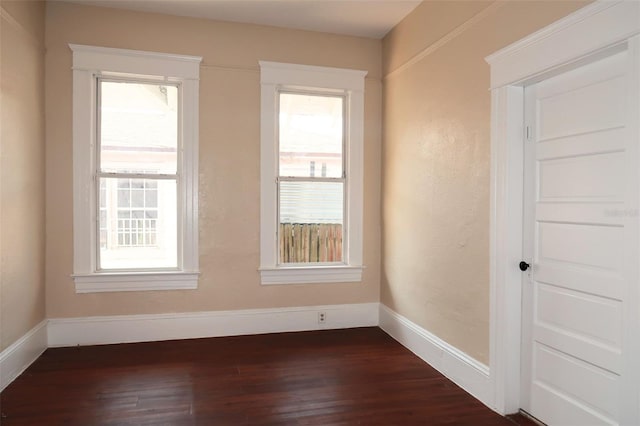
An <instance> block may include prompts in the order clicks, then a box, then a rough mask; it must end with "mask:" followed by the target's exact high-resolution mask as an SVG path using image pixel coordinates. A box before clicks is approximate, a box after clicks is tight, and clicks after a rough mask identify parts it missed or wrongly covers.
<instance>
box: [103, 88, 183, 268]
mask: <svg viewBox="0 0 640 426" xmlns="http://www.w3.org/2000/svg"><path fill="white" fill-rule="evenodd" d="M178 89H179V88H178V86H177V85H168V84H157V83H154V82H145V81H136V80H112V79H98V120H97V122H98V129H97V130H98V132H97V135H98V138H97V140H98V144H99V148H98V150H97V155H98V162H97V164H98V167H97V171H96V175H97V176H96V177H97V179H96V181H97V182H96V184H97V185H98V189H99V191H98V194H99V197H98V200H97V202H98V211H99V217H98V221H97V222H98V224H97V227H98V235H99V255H98V269H101V270H119V269H121V270H132V269H164V268H176V267H178V235H177V229H178V217H177V213H178V208H177V204H176V197H177V194H176V191H177V187H178V130H179V129H178V114H179V111H178V104H179V102H178V96H179V90H178Z"/></svg>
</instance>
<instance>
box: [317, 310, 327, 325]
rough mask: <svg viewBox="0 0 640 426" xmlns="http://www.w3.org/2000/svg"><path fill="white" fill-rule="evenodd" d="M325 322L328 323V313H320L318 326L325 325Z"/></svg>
mask: <svg viewBox="0 0 640 426" xmlns="http://www.w3.org/2000/svg"><path fill="white" fill-rule="evenodd" d="M325 322H327V313H326V312H318V324H324V323H325Z"/></svg>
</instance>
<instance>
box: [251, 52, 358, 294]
mask: <svg viewBox="0 0 640 426" xmlns="http://www.w3.org/2000/svg"><path fill="white" fill-rule="evenodd" d="M259 63H260V85H261V105H260V115H261V117H260V118H261V120H260V195H261V201H260V268H259V271H260V277H261V283H262V284H263V285H269V284H307V283H335V282H359V281H361V280H362V270H363V264H362V226H363V225H362V214H363V211H362V209H363V207H362V206H363V161H364V158H363V157H364V78H365V76H366V75H367V71H360V70H352V69H343V68H329V67H318V66H309V65H297V64H286V63H279V62H266V61H260V62H259ZM282 90H288V91H293V92H296V91H300V92H301V93H304V91H312V92H314V93H323V92H324V93H327V94H328V95H336V94H340V95H343V96H344V97H345V116H346V119H345V124H346V131H345V144H344V146H345V152H344V155H345V161H344V163H345V166H344V167H345V173H346V178H347V179H346V184H345V185H346V187H345V209H346V211H345V226H344V231H343V232H344V242H343V246H344V247H345V250H344V251H343V257H344V259H343V262H342V263H340V264H330V265H317V264H312V263H310V264H308V265H300V264H295V265H291V266H289V265H282V264H280V265H279V264H278V251H277V244H278V235H277V227H278V205H277V203H278V201H277V200H278V196H277V181H276V179H277V177H278V154H279V152H278V143H277V131H278V114H279V111H278V96H279V94H280V91H282Z"/></svg>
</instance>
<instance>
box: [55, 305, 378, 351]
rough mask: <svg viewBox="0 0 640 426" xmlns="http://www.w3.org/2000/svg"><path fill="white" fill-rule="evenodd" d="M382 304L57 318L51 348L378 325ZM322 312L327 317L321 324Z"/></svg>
mask: <svg viewBox="0 0 640 426" xmlns="http://www.w3.org/2000/svg"><path fill="white" fill-rule="evenodd" d="M378 307H379V304H378V303H359V304H351V305H329V306H303V307H295V308H273V309H247V310H238V311H212V312H191V313H176V314H159V315H122V316H107V317H83V318H57V319H56V318H53V319H50V320H49V347H60V346H76V345H99V344H111V343H132V342H149V341H157V340H174V339H192V338H201V337H220V336H238V335H246V334H264V333H283V332H288V331H308V330H323V329H338V328H353V327H374V326H377V325H378V312H379V309H378ZM318 312H325V314H326V320H325V322H324V323H323V324H319V323H318Z"/></svg>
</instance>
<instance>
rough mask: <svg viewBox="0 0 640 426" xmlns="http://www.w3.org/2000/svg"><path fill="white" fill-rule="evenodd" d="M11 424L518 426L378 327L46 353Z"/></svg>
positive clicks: (9, 415)
mask: <svg viewBox="0 0 640 426" xmlns="http://www.w3.org/2000/svg"><path fill="white" fill-rule="evenodd" d="M0 407H1V410H2V414H3V418H2V420H1V421H0V423H1V424H2V426H10V425H47V426H50V425H82V426H86V425H439V424H450V425H513V424H523V425H524V424H527V425H529V424H533V423H531V422H529V421H528V420H526V419H524V418H523V417H521V416H514V417H511V418H505V417H501V416H499V415H498V414H496V413H494V412H492V411H491V410H489V409H488V408H486V407H485V406H484V405H482V404H481V403H480V402H478V401H477V400H475V399H474V398H473V397H471V396H470V395H468V394H467V393H465V392H464V391H463V390H461V389H460V388H459V387H457V386H456V385H455V384H453V383H452V382H451V381H449V380H447V379H446V378H444V377H443V376H442V375H441V374H440V373H438V372H437V371H436V370H434V369H433V368H431V367H430V366H429V365H427V364H425V363H424V362H423V361H422V360H420V359H419V358H417V357H416V356H415V355H413V354H412V353H411V352H409V351H408V350H407V349H405V348H404V347H402V346H401V345H400V344H399V343H397V342H396V341H395V340H393V339H392V338H391V337H389V336H388V335H387V334H385V333H384V332H383V331H382V330H380V329H379V328H360V329H349V330H332V331H315V332H304V333H284V334H270V335H259V336H241V337H224V338H212V339H196V340H180V341H170V342H153V343H137V344H123V345H108V346H88V347H77V348H58V349H48V350H47V351H46V352H45V353H44V354H43V355H42V356H41V357H40V358H39V359H38V360H37V361H36V362H35V363H34V364H33V365H32V366H31V367H30V368H29V369H28V370H27V371H26V372H25V373H24V374H23V375H22V376H20V377H19V378H18V379H16V381H15V382H14V383H12V384H11V385H10V386H9V387H8V388H7V389H5V391H4V392H3V393H2V394H1V395H0Z"/></svg>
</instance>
